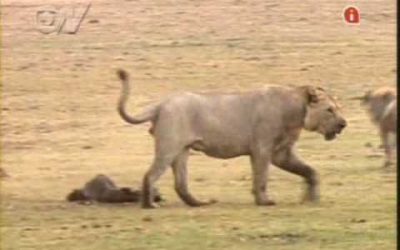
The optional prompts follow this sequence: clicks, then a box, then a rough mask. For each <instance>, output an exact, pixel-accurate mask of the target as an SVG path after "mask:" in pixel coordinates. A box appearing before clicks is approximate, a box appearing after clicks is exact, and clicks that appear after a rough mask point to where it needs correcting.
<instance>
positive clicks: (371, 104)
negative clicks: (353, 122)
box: [361, 87, 397, 167]
mask: <svg viewBox="0 0 400 250" xmlns="http://www.w3.org/2000/svg"><path fill="white" fill-rule="evenodd" d="M361 103H362V104H363V105H365V106H366V107H367V110H368V112H369V114H370V115H371V120H372V122H373V123H375V124H376V125H377V126H378V128H379V133H380V136H381V140H382V145H383V148H384V150H385V157H386V159H385V162H384V166H385V167H387V166H389V165H391V164H392V163H393V162H392V160H393V159H392V158H393V154H392V145H391V143H390V140H389V136H390V134H395V135H396V134H397V92H396V89H394V88H388V87H383V88H379V89H377V90H374V91H368V92H366V93H365V95H364V96H363V97H361Z"/></svg>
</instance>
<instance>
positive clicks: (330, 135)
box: [325, 132, 336, 141]
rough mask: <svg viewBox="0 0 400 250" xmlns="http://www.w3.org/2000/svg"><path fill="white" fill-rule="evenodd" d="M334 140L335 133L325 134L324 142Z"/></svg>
mask: <svg viewBox="0 0 400 250" xmlns="http://www.w3.org/2000/svg"><path fill="white" fill-rule="evenodd" d="M335 138H336V132H330V133H326V134H325V140H327V141H331V140H333V139H335Z"/></svg>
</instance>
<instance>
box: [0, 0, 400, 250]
mask: <svg viewBox="0 0 400 250" xmlns="http://www.w3.org/2000/svg"><path fill="white" fill-rule="evenodd" d="M80 2H81V3H82V2H84V0H83V1H80ZM349 2H350V1H342V0H339V1H328V0H321V1H311V0H307V1H294V0H285V1H278V0H269V1H264V0H253V1H244V0H242V1H241V0H221V1H210V0H204V1H190V0H180V1H169V0H163V1H161V0H157V1H147V0H116V1H105V0H101V1H93V2H92V6H91V8H90V10H89V12H88V14H87V16H86V18H85V19H84V21H83V22H82V25H81V28H80V30H79V32H78V33H77V34H75V35H69V34H48V35H46V34H42V33H40V32H38V30H37V26H36V23H35V15H36V11H37V10H38V9H39V8H40V6H42V5H44V4H51V5H52V4H54V5H55V6H65V5H67V6H71V5H70V4H71V2H69V1H33V0H26V1H22V0H3V1H2V3H1V22H2V50H1V59H2V61H1V69H2V114H1V116H2V118H1V126H2V159H1V161H2V162H1V167H2V168H4V169H5V170H6V171H7V172H8V174H9V175H10V177H8V178H5V179H2V180H1V218H2V219H1V249H7V250H11V249H15V250H23V249H40V250H44V249H46V250H48V249H58V250H59V249H107V250H113V249H274V250H283V249H307V250H308V249H340V250H342V249H363V250H365V249H373V250H378V249H382V250H388V249H395V247H396V237H395V235H396V229H395V225H396V190H395V186H396V175H397V172H396V169H395V167H392V168H391V169H382V167H381V166H382V163H383V157H382V155H383V154H382V152H381V150H380V149H378V146H379V138H378V136H377V132H376V129H375V127H374V126H373V125H372V124H371V123H370V121H369V119H368V117H367V116H366V114H365V112H364V110H363V109H362V107H360V105H359V102H358V101H354V100H351V97H354V96H357V95H360V94H362V93H364V91H366V90H368V89H372V88H376V87H379V86H394V85H395V78H396V61H395V54H396V49H395V45H396V41H395V27H396V23H395V16H396V11H395V9H396V8H395V4H396V3H395V1H388V0H387V1H383V0H380V1H379V0H370V1H359V2H356V4H357V6H358V7H359V8H360V9H361V12H362V13H361V15H362V23H361V25H359V26H349V25H346V24H345V23H344V22H343V20H342V17H341V13H342V11H343V8H344V7H345V6H346V5H347V4H349ZM119 67H121V68H125V69H127V70H128V71H129V72H130V73H131V76H132V81H133V82H134V91H133V96H134V98H133V99H131V102H130V110H131V112H134V111H138V110H139V109H140V108H142V107H144V106H145V105H146V104H148V103H151V102H153V101H156V100H158V99H159V98H161V97H162V96H166V95H168V94H170V93H175V92H177V91H232V90H233V91H243V90H247V89H253V88H258V87H261V86H262V85H263V84H282V85H288V84H292V85H302V84H314V85H320V86H323V87H325V88H327V89H329V90H330V91H332V92H333V93H334V94H335V95H337V96H338V97H339V101H340V102H341V103H342V105H343V112H344V114H345V115H346V117H347V119H348V123H349V126H348V128H347V129H346V130H345V132H344V134H342V135H341V136H340V137H339V138H338V139H337V140H335V141H332V142H326V141H324V140H323V138H322V136H320V135H317V134H311V133H307V132H304V133H303V134H302V138H301V140H300V141H299V143H298V151H299V153H300V154H301V155H302V157H303V158H304V159H306V160H307V161H308V162H309V163H310V164H311V165H313V166H314V167H315V168H316V169H317V170H319V173H320V175H321V196H322V197H321V203H320V204H319V205H306V204H300V198H301V195H302V191H303V190H302V188H303V181H302V180H301V179H300V178H298V177H297V176H293V175H291V174H289V173H286V172H282V171H281V170H279V169H277V168H274V167H272V168H271V174H270V182H269V187H270V193H271V195H272V198H273V199H275V201H277V203H278V204H277V206H275V207H256V206H255V205H254V204H253V197H252V195H251V194H250V187H251V179H250V176H251V174H250V166H249V162H248V159H247V158H245V157H243V158H237V159H231V160H216V159H212V158H209V157H206V156H203V155H200V154H194V155H192V156H191V158H190V161H189V163H190V168H189V170H190V180H191V182H190V186H191V189H192V192H193V193H194V194H195V195H197V196H198V197H199V198H203V199H208V198H215V199H217V200H219V202H218V203H216V204H214V205H213V206H209V207H202V208H190V207H187V206H185V205H184V204H183V203H182V202H181V201H180V200H179V199H178V198H177V196H176V194H175V192H174V190H173V183H172V175H171V173H170V172H168V173H167V174H165V175H164V176H163V177H162V178H161V179H160V181H159V182H158V187H159V188H160V190H161V193H162V194H163V195H164V196H165V198H166V200H167V201H166V202H165V203H164V204H163V206H162V208H161V209H157V210H142V209H140V208H139V206H138V205H137V204H129V205H89V206H85V205H77V204H70V203H67V202H65V201H64V197H65V195H66V194H67V193H68V192H69V191H70V190H71V189H73V188H76V187H78V186H81V185H82V184H83V183H84V182H85V181H87V180H88V179H89V178H91V177H93V176H94V175H96V174H98V173H104V174H107V175H109V176H110V177H111V178H113V179H114V180H115V181H116V182H117V183H118V184H120V185H128V186H133V187H139V186H140V183H141V179H142V176H143V174H144V172H145V171H146V170H147V168H148V167H149V165H150V163H151V161H152V156H153V142H152V138H151V137H150V136H149V135H148V132H147V130H148V128H149V125H148V124H143V125H138V126H131V125H128V124H125V123H124V122H123V121H122V120H121V118H120V117H119V116H118V114H117V112H116V109H115V106H116V100H117V98H118V95H119V91H120V84H119V82H118V80H117V78H116V76H115V69H116V68H119Z"/></svg>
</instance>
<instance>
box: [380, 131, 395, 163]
mask: <svg viewBox="0 0 400 250" xmlns="http://www.w3.org/2000/svg"><path fill="white" fill-rule="evenodd" d="M380 136H381V140H382V145H383V149H384V150H385V158H386V159H385V163H384V164H383V166H384V167H389V166H390V165H391V164H392V145H390V142H389V133H388V132H387V131H386V130H384V129H381V130H380Z"/></svg>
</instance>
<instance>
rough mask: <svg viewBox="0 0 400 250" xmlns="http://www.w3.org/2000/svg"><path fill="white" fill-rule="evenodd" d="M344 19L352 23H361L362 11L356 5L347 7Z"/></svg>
mask: <svg viewBox="0 0 400 250" xmlns="http://www.w3.org/2000/svg"><path fill="white" fill-rule="evenodd" d="M343 17H344V20H345V21H346V22H347V23H350V24H359V23H360V11H359V10H358V9H357V8H356V7H354V6H350V7H346V8H345V9H344V13H343Z"/></svg>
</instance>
